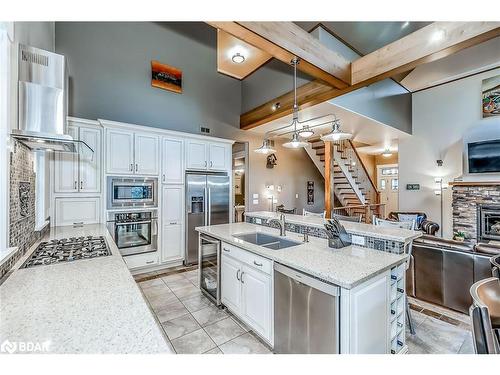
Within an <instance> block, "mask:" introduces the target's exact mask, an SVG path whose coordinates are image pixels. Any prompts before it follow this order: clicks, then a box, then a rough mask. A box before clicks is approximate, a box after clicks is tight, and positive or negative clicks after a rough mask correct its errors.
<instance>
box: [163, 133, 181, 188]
mask: <svg viewBox="0 0 500 375" xmlns="http://www.w3.org/2000/svg"><path fill="white" fill-rule="evenodd" d="M161 180H162V182H163V183H164V184H183V183H184V141H183V140H182V139H178V138H163V154H162V176H161Z"/></svg>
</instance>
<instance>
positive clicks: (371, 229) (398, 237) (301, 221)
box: [245, 211, 422, 243]
mask: <svg viewBox="0 0 500 375" xmlns="http://www.w3.org/2000/svg"><path fill="white" fill-rule="evenodd" d="M245 216H248V217H256V218H260V219H265V220H269V219H279V216H280V213H278V212H270V211H255V212H245ZM285 220H286V222H288V223H290V224H298V225H306V226H309V227H315V228H321V229H323V228H324V224H325V222H326V220H325V219H323V218H321V217H317V216H302V215H293V214H285ZM341 223H342V225H343V226H344V228H345V230H346V232H347V233H350V234H357V235H360V236H368V237H375V238H381V239H384V240H391V241H397V242H404V243H408V242H410V241H411V240H414V239H415V238H418V237H420V236H422V232H420V231H414V230H409V229H401V228H389V227H380V226H375V225H371V224H366V223H354V222H352V221H343V220H341Z"/></svg>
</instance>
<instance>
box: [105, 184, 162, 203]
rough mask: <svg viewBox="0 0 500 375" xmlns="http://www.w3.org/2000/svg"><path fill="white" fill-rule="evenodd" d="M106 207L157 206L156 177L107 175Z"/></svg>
mask: <svg viewBox="0 0 500 375" xmlns="http://www.w3.org/2000/svg"><path fill="white" fill-rule="evenodd" d="M107 185H108V189H107V208H108V210H110V209H114V208H127V207H132V208H134V207H136V208H141V207H157V206H158V179H157V178H134V177H116V176H108V180H107Z"/></svg>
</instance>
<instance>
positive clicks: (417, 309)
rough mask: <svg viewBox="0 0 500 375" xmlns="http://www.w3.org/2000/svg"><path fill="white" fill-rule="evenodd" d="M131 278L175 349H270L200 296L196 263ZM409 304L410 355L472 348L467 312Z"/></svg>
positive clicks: (217, 351)
mask: <svg viewBox="0 0 500 375" xmlns="http://www.w3.org/2000/svg"><path fill="white" fill-rule="evenodd" d="M172 272H173V273H172ZM136 280H137V282H138V284H139V286H140V288H141V289H142V291H143V293H144V295H145V296H146V299H147V300H148V302H149V304H150V305H151V308H152V310H153V312H154V314H155V315H156V317H157V319H158V321H159V322H160V324H161V326H162V328H163V330H164V331H165V334H166V336H167V337H168V339H169V341H170V343H171V345H172V347H173V349H174V350H175V352H176V353H191V354H201V353H206V354H245V353H247V354H257V353H262V354H267V353H271V350H270V349H269V347H267V345H265V344H264V343H263V342H262V341H260V339H258V338H257V336H256V335H254V334H253V333H252V332H251V331H248V330H247V329H246V328H245V327H244V326H243V325H242V324H240V323H239V322H238V320H237V319H236V318H235V317H234V316H232V315H231V314H230V313H229V312H227V311H223V310H220V309H218V308H216V307H215V306H214V305H213V304H212V303H211V302H210V301H209V300H208V299H207V298H206V297H204V296H203V295H201V293H200V291H199V289H198V270H197V269H196V268H194V267H193V268H191V269H187V270H186V269H179V270H174V271H169V272H168V273H165V271H163V272H157V273H155V274H143V275H138V276H136ZM410 306H411V309H412V316H413V319H414V324H415V330H416V334H415V335H412V334H410V332H409V330H408V327H407V332H406V342H407V344H408V350H409V353H410V354H471V353H474V349H473V343H472V336H471V333H470V329H469V317H468V316H467V315H464V314H460V313H458V312H454V311H451V310H448V309H445V308H442V307H439V306H435V305H432V304H430V303H426V302H423V301H420V300H416V299H412V298H410Z"/></svg>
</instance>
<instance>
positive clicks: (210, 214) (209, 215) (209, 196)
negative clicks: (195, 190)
mask: <svg viewBox="0 0 500 375" xmlns="http://www.w3.org/2000/svg"><path fill="white" fill-rule="evenodd" d="M207 192H208V196H207V201H208V203H207V206H208V224H207V225H212V199H211V191H210V188H208V189H207Z"/></svg>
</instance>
